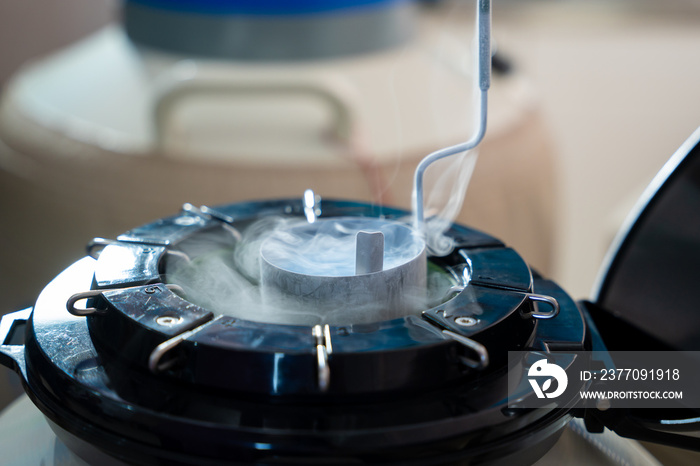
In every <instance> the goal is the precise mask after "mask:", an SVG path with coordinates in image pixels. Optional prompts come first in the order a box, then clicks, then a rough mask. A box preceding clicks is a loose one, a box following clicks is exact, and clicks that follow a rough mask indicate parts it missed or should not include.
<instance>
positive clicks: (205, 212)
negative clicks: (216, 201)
mask: <svg viewBox="0 0 700 466" xmlns="http://www.w3.org/2000/svg"><path fill="white" fill-rule="evenodd" d="M182 211H183V212H187V213H188V214H193V215H196V216H197V217H200V218H203V219H204V220H216V221H218V222H221V225H222V226H223V228H224V229H225V230H226V231H228V232H229V233H231V235H232V236H233V237H234V238H236V241H240V240H241V232H240V231H238V230H237V229H236V228H234V227H233V226H232V224H233V222H235V219H234V218H233V217H231V216H229V215H226V214H224V213H222V212H219V211H218V210H214V209H212V208H211V207H208V206H205V205H203V206H200V207H196V206H194V205H193V204H190V203H189V202H185V203H184V204H182Z"/></svg>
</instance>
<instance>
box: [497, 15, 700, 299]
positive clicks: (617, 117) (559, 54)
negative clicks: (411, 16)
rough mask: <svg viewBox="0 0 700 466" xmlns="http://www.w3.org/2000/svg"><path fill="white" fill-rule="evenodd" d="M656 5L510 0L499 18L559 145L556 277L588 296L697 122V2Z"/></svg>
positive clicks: (501, 36) (507, 46)
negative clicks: (609, 253) (616, 242)
mask: <svg viewBox="0 0 700 466" xmlns="http://www.w3.org/2000/svg"><path fill="white" fill-rule="evenodd" d="M657 3H660V5H659V6H653V5H649V4H645V3H643V2H620V1H617V2H615V1H612V2H607V3H604V2H583V1H569V2H551V1H550V2H534V4H530V5H529V6H528V7H524V6H523V5H522V4H520V5H516V4H514V3H508V4H505V5H504V4H501V5H500V8H497V9H496V11H495V14H494V18H493V24H494V32H495V38H496V40H497V41H498V43H499V44H500V48H501V49H502V50H503V52H504V53H506V54H508V55H510V56H511V57H512V58H513V59H514V60H515V63H516V66H518V67H519V68H520V69H521V70H523V71H524V73H525V74H526V75H527V76H529V78H530V79H531V82H532V84H533V86H534V87H535V88H536V89H537V91H538V97H539V99H540V102H541V105H542V107H543V108H542V110H543V112H544V115H545V119H546V122H547V124H548V125H549V128H550V130H551V133H552V137H553V138H554V142H555V144H556V146H557V150H558V155H559V167H558V169H559V173H560V189H561V199H559V206H558V212H557V217H558V222H557V225H558V232H557V233H558V236H557V237H558V239H559V242H558V244H557V246H556V251H557V253H556V259H555V260H556V263H555V277H554V278H556V279H557V281H558V282H559V283H560V284H561V285H562V286H563V287H564V288H565V289H566V290H567V291H569V292H570V293H571V294H572V295H573V296H574V297H575V298H583V297H588V296H590V291H591V286H592V284H593V282H594V279H595V276H596V274H597V271H598V267H599V266H600V264H601V261H602V260H603V256H604V254H605V251H606V249H607V247H608V245H609V243H610V241H611V240H612V238H613V235H614V233H615V232H616V231H617V228H618V227H619V225H620V223H621V222H622V221H623V220H624V216H625V214H626V212H627V211H628V210H629V209H630V208H631V207H632V205H633V203H634V201H635V200H636V198H637V196H638V195H639V194H640V193H641V191H642V190H643V188H644V187H645V186H646V184H647V183H648V182H649V181H650V180H651V179H652V177H653V176H654V174H655V173H656V172H657V171H658V170H659V169H660V168H661V167H662V165H663V164H664V162H665V161H666V160H667V159H668V158H669V157H670V156H671V154H672V153H673V152H674V151H675V150H676V148H677V147H678V146H679V145H680V144H681V143H682V142H683V141H684V140H685V139H686V138H687V137H688V136H690V134H691V133H692V132H693V131H694V130H695V128H697V127H698V126H700V5H699V4H698V3H697V2H696V3H689V2H683V1H680V2H678V1H675V2H674V1H670V2H657ZM497 6H498V4H497Z"/></svg>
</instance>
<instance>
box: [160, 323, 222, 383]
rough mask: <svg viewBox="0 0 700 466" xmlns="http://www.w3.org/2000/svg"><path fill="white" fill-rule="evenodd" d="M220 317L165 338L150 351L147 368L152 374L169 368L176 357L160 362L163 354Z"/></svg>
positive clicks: (175, 360)
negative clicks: (167, 338)
mask: <svg viewBox="0 0 700 466" xmlns="http://www.w3.org/2000/svg"><path fill="white" fill-rule="evenodd" d="M222 317H223V315H220V316H219V317H217V318H216V319H213V320H210V321H209V322H205V323H203V324H202V325H200V326H199V327H195V328H193V329H192V330H188V331H186V332H182V333H181V334H179V335H176V336H174V337H173V338H171V339H169V340H166V341H164V342H163V343H161V344H160V345H158V346H156V347H155V349H154V350H153V351H151V354H150V356H149V357H148V369H149V370H150V371H151V372H153V373H154V374H157V373H158V372H162V371H165V370H168V369H170V368H171V367H172V366H173V365H174V364H175V363H176V362H177V359H171V360H170V361H165V362H161V360H162V359H163V356H165V354H166V353H168V352H169V351H170V350H172V349H173V348H175V347H177V346H178V345H179V344H180V343H182V342H183V341H185V340H186V339H188V338H189V337H191V336H192V335H194V334H195V333H198V332H201V331H202V330H204V329H205V328H207V327H209V326H210V325H211V324H213V323H214V322H216V321H217V320H219V319H221V318H222Z"/></svg>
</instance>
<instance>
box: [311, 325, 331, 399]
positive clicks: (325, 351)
mask: <svg viewBox="0 0 700 466" xmlns="http://www.w3.org/2000/svg"><path fill="white" fill-rule="evenodd" d="M313 335H314V337H315V338H316V364H317V372H318V389H319V390H320V391H322V392H326V391H328V387H329V386H330V383H331V369H330V367H329V366H328V356H330V355H331V354H332V353H333V344H332V343H331V329H330V327H329V326H328V324H326V325H324V326H323V327H321V326H320V325H316V326H314V328H313Z"/></svg>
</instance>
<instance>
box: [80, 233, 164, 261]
mask: <svg viewBox="0 0 700 466" xmlns="http://www.w3.org/2000/svg"><path fill="white" fill-rule="evenodd" d="M113 244H121V245H124V244H137V245H140V246H157V247H163V246H166V244H163V243H149V242H147V241H133V240H132V241H129V240H120V239H110V238H100V237H96V238H93V239H91V240H90V242H88V244H86V245H85V251H86V252H87V255H88V256H90V257H92V258H93V259H97V258H99V257H100V254H98V253H97V249H98V248H105V247H107V246H110V245H113ZM100 252H102V250H101V249H100Z"/></svg>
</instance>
